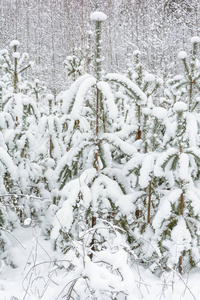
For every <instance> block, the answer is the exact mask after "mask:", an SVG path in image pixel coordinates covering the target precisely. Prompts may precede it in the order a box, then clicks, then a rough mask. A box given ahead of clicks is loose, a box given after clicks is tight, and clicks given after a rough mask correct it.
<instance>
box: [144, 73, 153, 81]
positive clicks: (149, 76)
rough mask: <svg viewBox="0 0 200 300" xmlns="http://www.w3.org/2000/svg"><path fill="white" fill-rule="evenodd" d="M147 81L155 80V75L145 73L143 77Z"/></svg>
mask: <svg viewBox="0 0 200 300" xmlns="http://www.w3.org/2000/svg"><path fill="white" fill-rule="evenodd" d="M144 79H145V80H146V81H147V82H152V81H155V76H154V75H153V74H150V73H147V74H146V75H145V78H144Z"/></svg>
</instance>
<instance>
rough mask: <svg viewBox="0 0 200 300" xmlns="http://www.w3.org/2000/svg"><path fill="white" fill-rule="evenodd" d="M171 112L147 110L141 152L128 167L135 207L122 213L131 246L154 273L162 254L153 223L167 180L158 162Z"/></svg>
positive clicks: (125, 168)
mask: <svg viewBox="0 0 200 300" xmlns="http://www.w3.org/2000/svg"><path fill="white" fill-rule="evenodd" d="M166 117H167V111H166V110H165V109H164V108H162V107H154V108H152V109H149V108H143V111H142V119H143V123H142V124H141V128H142V136H141V146H140V149H141V150H140V152H138V153H137V154H135V155H134V156H133V157H132V158H131V159H130V160H129V161H128V162H127V163H126V165H125V166H124V169H123V172H124V175H125V176H127V178H128V179H129V184H130V191H131V193H130V195H129V198H130V199H131V198H132V205H133V207H134V209H133V211H132V214H131V211H124V208H123V203H121V211H122V212H124V213H125V215H126V216H127V224H128V226H127V230H128V232H129V235H130V237H131V239H130V240H131V247H132V249H134V250H135V253H136V254H137V256H138V258H139V259H140V261H141V262H142V263H144V264H145V265H147V266H148V267H150V268H151V270H152V271H154V266H155V262H156V261H157V260H158V256H159V255H160V252H159V249H158V247H157V241H156V239H155V235H154V228H153V227H152V221H153V219H154V216H155V214H156V212H157V207H158V204H159V200H160V197H161V196H162V195H163V191H162V188H163V187H162V185H163V183H164V178H162V177H161V176H157V175H156V174H155V166H156V161H157V159H158V158H159V156H160V154H161V152H162V139H163V138H162V135H163V132H164V131H165V120H166Z"/></svg>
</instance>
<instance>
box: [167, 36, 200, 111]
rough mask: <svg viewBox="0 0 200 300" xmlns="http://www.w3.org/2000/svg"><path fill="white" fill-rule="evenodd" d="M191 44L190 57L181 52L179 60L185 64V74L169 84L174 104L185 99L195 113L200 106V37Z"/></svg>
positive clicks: (173, 79) (193, 39)
mask: <svg viewBox="0 0 200 300" xmlns="http://www.w3.org/2000/svg"><path fill="white" fill-rule="evenodd" d="M191 43H192V51H191V54H190V57H188V55H187V53H186V52H185V51H180V52H179V54H178V58H179V59H180V60H181V61H182V63H183V69H184V73H183V74H181V75H176V76H175V77H174V78H172V79H170V80H168V82H167V84H168V86H169V89H170V92H171V93H172V95H173V98H174V103H176V102H177V101H178V100H180V101H183V99H184V101H185V102H186V103H187V105H188V110H189V111H190V112H191V111H194V110H195V108H196V107H197V105H198V104H199V92H200V62H199V59H198V48H199V44H200V37H197V36H195V37H192V38H191ZM189 59H190V61H189Z"/></svg>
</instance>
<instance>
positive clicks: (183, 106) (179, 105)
mask: <svg viewBox="0 0 200 300" xmlns="http://www.w3.org/2000/svg"><path fill="white" fill-rule="evenodd" d="M185 110H187V104H186V103H184V102H182V101H179V102H176V103H175V104H174V111H185Z"/></svg>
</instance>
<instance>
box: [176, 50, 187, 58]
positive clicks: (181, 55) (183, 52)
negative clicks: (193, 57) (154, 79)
mask: <svg viewBox="0 0 200 300" xmlns="http://www.w3.org/2000/svg"><path fill="white" fill-rule="evenodd" d="M186 57H187V53H186V52H185V51H180V52H179V54H178V58H179V59H186Z"/></svg>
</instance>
